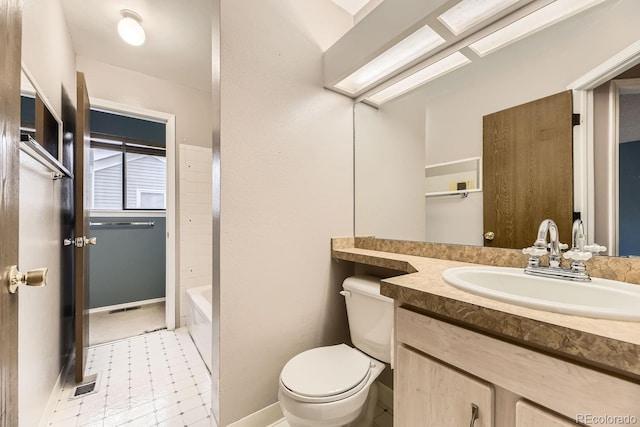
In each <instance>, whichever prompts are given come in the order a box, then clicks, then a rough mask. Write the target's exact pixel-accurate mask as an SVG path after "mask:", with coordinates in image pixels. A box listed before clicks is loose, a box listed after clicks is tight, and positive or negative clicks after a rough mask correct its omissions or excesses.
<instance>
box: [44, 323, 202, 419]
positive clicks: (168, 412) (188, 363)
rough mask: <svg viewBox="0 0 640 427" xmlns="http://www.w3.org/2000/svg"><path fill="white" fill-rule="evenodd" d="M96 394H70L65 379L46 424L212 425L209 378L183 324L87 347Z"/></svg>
mask: <svg viewBox="0 0 640 427" xmlns="http://www.w3.org/2000/svg"><path fill="white" fill-rule="evenodd" d="M91 374H98V375H99V389H98V391H97V392H96V393H93V394H89V395H86V396H84V397H81V398H76V399H70V396H71V395H72V393H73V390H74V388H75V384H74V383H73V378H68V379H67V382H66V384H65V385H64V387H63V390H62V391H61V393H60V397H59V399H58V403H57V406H56V409H55V412H54V413H53V416H52V418H51V420H50V422H49V426H50V427H84V426H87V427H112V426H113V427H115V426H140V427H153V426H158V427H174V426H175V427H182V426H188V427H210V426H211V425H213V423H212V422H211V420H212V419H211V418H210V414H211V377H210V375H209V372H208V371H207V368H206V367H205V365H204V362H203V361H202V359H201V358H200V354H199V353H198V351H197V349H196V347H195V345H194V344H193V342H192V341H191V337H190V336H189V334H188V332H187V330H186V329H177V330H175V331H166V330H165V331H159V332H153V333H149V334H145V335H139V336H136V337H132V338H129V339H126V340H121V341H116V342H113V343H108V344H103V345H99V346H95V347H90V349H89V353H88V358H87V375H91Z"/></svg>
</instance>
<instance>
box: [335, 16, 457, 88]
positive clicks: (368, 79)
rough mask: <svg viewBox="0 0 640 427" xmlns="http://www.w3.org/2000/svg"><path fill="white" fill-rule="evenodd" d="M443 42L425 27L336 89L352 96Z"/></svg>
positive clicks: (356, 72)
mask: <svg viewBox="0 0 640 427" xmlns="http://www.w3.org/2000/svg"><path fill="white" fill-rule="evenodd" d="M444 42H445V40H444V39H443V38H442V37H440V35H439V34H438V33H436V32H435V31H434V30H433V29H431V27H429V26H428V25H425V26H424V27H422V28H420V29H419V30H418V31H416V32H414V33H413V34H411V35H410V36H408V37H406V38H404V39H403V40H402V41H400V42H399V43H397V44H395V45H394V46H393V47H391V48H389V49H387V50H386V51H385V52H383V53H382V54H380V55H378V56H377V57H376V58H374V59H373V60H371V61H369V62H368V63H367V64H365V65H364V66H362V67H360V68H359V69H358V70H356V71H354V72H353V73H352V74H351V75H349V76H348V77H346V78H345V79H343V80H342V81H341V82H339V83H338V84H337V85H336V88H338V89H342V90H344V91H345V92H348V93H350V94H351V95H353V94H355V93H357V92H359V91H360V90H362V89H364V88H365V87H367V86H369V85H370V84H372V83H374V82H376V81H378V80H380V79H382V78H383V77H385V76H387V75H389V74H390V73H391V72H393V71H395V70H397V69H398V68H400V67H402V66H404V65H406V64H408V63H410V62H411V61H413V60H415V59H417V58H419V57H420V56H422V55H424V54H425V53H427V52H429V51H431V50H433V49H434V48H436V47H437V46H440V45H441V44H442V43H444Z"/></svg>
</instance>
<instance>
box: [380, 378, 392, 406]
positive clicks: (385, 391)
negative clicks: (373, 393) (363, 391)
mask: <svg viewBox="0 0 640 427" xmlns="http://www.w3.org/2000/svg"><path fill="white" fill-rule="evenodd" d="M378 403H380V405H382V406H383V407H384V408H386V409H390V410H391V411H393V389H391V388H389V387H388V386H386V385H384V384H382V383H381V382H380V381H378Z"/></svg>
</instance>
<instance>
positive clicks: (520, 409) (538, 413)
mask: <svg viewBox="0 0 640 427" xmlns="http://www.w3.org/2000/svg"><path fill="white" fill-rule="evenodd" d="M576 425H578V426H581V425H583V424H576V423H575V422H573V421H570V420H567V419H566V418H564V417H561V416H558V415H555V414H552V413H550V412H547V411H545V410H543V409H540V408H538V407H537V406H533V405H531V404H529V403H527V402H524V401H522V400H520V401H518V402H517V403H516V427H540V426H545V427H575V426H576Z"/></svg>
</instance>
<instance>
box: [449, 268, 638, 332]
mask: <svg viewBox="0 0 640 427" xmlns="http://www.w3.org/2000/svg"><path fill="white" fill-rule="evenodd" d="M442 278H443V279H444V280H445V282H447V283H449V284H450V285H452V286H455V287H456V288H459V289H462V290H464V291H467V292H470V293H472V294H476V295H480V296H483V297H487V298H491V299H494V300H498V301H504V302H508V303H511V304H516V305H521V306H524V307H530V308H535V309H538V310H544V311H550V312H554V313H564V314H574V315H578V316H585V317H595V318H598V319H612V320H640V285H633V284H630V283H624V282H617V281H614V280H606V279H599V278H595V277H594V278H592V281H591V282H572V281H570V280H564V279H554V278H546V277H539V276H531V275H529V274H525V273H524V270H523V269H521V268H508V267H480V266H478V267H456V268H450V269H448V270H445V271H444V272H443V273H442Z"/></svg>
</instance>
